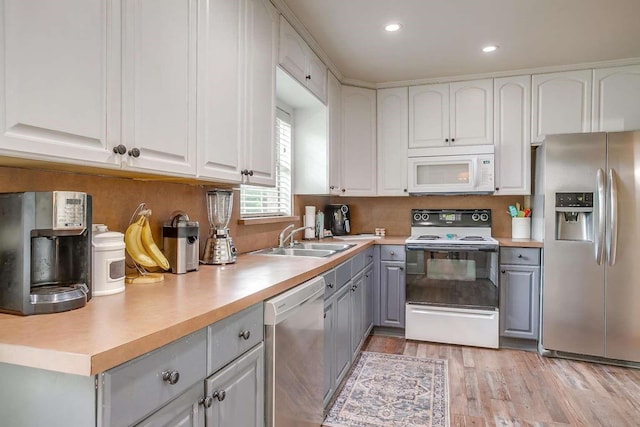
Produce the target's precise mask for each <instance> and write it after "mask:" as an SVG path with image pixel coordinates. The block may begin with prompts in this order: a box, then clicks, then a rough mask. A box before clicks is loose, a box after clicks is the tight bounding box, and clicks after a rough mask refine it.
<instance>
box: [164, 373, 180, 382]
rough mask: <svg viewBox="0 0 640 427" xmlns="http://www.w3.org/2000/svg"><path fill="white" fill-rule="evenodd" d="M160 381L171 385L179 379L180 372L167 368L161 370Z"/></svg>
mask: <svg viewBox="0 0 640 427" xmlns="http://www.w3.org/2000/svg"><path fill="white" fill-rule="evenodd" d="M162 381H164V382H166V383H169V384H171V385H175V384H178V381H180V372H178V371H174V370H173V369H167V370H166V371H164V372H162Z"/></svg>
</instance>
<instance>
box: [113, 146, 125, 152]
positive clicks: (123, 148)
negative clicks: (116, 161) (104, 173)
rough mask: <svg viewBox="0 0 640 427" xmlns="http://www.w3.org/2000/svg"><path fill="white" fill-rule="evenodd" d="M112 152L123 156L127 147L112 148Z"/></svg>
mask: <svg viewBox="0 0 640 427" xmlns="http://www.w3.org/2000/svg"><path fill="white" fill-rule="evenodd" d="M113 152H114V153H116V154H124V153H126V152H127V147H125V146H124V145H122V144H120V145H117V146H115V147H113Z"/></svg>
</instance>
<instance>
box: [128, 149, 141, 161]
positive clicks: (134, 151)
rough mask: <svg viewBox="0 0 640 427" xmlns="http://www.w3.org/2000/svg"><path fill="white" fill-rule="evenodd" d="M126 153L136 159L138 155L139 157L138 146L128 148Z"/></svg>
mask: <svg viewBox="0 0 640 427" xmlns="http://www.w3.org/2000/svg"><path fill="white" fill-rule="evenodd" d="M128 154H129V155H130V156H131V157H133V158H136V159H137V158H138V157H140V149H139V148H138V147H134V148H132V149H131V150H129V153H128Z"/></svg>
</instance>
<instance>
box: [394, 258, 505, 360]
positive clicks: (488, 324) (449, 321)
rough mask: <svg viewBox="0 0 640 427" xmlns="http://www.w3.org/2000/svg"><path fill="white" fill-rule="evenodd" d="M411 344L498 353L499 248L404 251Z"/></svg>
mask: <svg viewBox="0 0 640 427" xmlns="http://www.w3.org/2000/svg"><path fill="white" fill-rule="evenodd" d="M406 250H407V253H406V263H407V264H406V266H407V268H406V297H407V305H406V328H405V337H406V338H407V339H413V340H419V341H431V342H441V343H450V344H460V345H472V346H479V347H490V348H497V347H498V342H499V338H498V335H499V332H498V325H499V317H498V316H499V313H498V295H499V292H498V246H496V245H479V246H476V245H458V246H456V245H447V246H442V245H433V246H425V245H407V246H406Z"/></svg>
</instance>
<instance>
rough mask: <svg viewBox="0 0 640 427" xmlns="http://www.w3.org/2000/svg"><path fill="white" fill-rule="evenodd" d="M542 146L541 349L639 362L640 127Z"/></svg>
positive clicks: (538, 224)
mask: <svg viewBox="0 0 640 427" xmlns="http://www.w3.org/2000/svg"><path fill="white" fill-rule="evenodd" d="M538 151H539V155H538V156H537V165H536V175H537V176H536V194H537V195H538V196H537V197H534V202H535V201H536V200H537V201H539V200H541V197H540V195H544V198H543V199H542V200H543V203H542V204H543V205H544V216H543V217H541V216H540V213H542V212H538V216H537V218H534V221H533V224H534V236H535V235H536V233H538V234H540V237H542V236H543V237H544V258H543V260H544V261H543V285H542V316H541V318H542V340H541V346H542V347H543V350H544V351H549V352H551V353H552V354H553V353H569V355H571V354H573V355H587V356H595V357H600V358H606V359H614V360H620V361H631V362H640V131H635V132H616V133H583V134H568V135H551V136H548V137H547V138H546V139H545V141H544V143H543V145H542V146H541V147H540V148H539V150H538ZM536 204H538V203H536ZM538 205H539V204H538ZM534 212H535V210H534ZM536 229H538V231H536Z"/></svg>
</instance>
